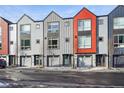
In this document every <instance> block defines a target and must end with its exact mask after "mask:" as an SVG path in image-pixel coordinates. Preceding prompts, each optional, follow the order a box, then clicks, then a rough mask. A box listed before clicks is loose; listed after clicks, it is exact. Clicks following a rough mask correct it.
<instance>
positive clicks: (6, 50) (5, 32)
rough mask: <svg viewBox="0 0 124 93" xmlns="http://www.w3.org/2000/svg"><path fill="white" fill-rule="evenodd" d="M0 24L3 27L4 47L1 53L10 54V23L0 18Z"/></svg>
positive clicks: (0, 50)
mask: <svg viewBox="0 0 124 93" xmlns="http://www.w3.org/2000/svg"><path fill="white" fill-rule="evenodd" d="M0 26H1V28H2V49H0V55H1V54H2V55H7V54H9V48H8V46H9V44H8V38H9V37H8V36H9V35H8V34H9V31H8V23H7V22H6V21H4V20H3V19H1V18H0Z"/></svg>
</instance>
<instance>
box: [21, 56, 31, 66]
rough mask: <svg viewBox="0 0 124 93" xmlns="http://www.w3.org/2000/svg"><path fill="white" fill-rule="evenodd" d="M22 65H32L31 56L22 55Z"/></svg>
mask: <svg viewBox="0 0 124 93" xmlns="http://www.w3.org/2000/svg"><path fill="white" fill-rule="evenodd" d="M20 65H21V66H25V67H31V57H29V56H28V57H21V62H20Z"/></svg>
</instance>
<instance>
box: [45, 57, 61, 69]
mask: <svg viewBox="0 0 124 93" xmlns="http://www.w3.org/2000/svg"><path fill="white" fill-rule="evenodd" d="M47 66H49V67H57V66H60V61H59V57H48V64H47Z"/></svg>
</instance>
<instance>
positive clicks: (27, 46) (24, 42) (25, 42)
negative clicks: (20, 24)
mask: <svg viewBox="0 0 124 93" xmlns="http://www.w3.org/2000/svg"><path fill="white" fill-rule="evenodd" d="M30 45H31V44H30V40H28V39H27V40H21V49H22V50H23V49H30V48H31V47H30Z"/></svg>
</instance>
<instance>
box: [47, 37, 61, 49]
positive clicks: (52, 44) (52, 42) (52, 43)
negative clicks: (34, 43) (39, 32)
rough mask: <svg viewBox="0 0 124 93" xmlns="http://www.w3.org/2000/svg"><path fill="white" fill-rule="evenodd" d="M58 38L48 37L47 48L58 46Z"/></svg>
mask: <svg viewBox="0 0 124 93" xmlns="http://www.w3.org/2000/svg"><path fill="white" fill-rule="evenodd" d="M58 46H59V44H58V39H48V48H49V49H55V48H58Z"/></svg>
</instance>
